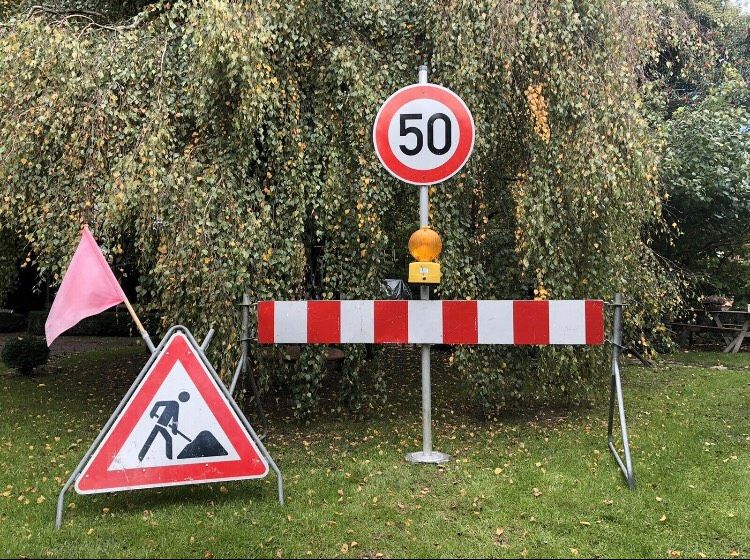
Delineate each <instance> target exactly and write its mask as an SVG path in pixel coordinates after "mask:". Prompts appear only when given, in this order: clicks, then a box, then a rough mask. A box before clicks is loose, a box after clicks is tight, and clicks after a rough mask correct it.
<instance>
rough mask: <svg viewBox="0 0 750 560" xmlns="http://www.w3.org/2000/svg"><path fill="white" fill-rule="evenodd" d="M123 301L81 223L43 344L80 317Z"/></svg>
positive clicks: (88, 315) (88, 233) (98, 251)
mask: <svg viewBox="0 0 750 560" xmlns="http://www.w3.org/2000/svg"><path fill="white" fill-rule="evenodd" d="M124 301H127V298H126V297H125V293H124V292H123V291H122V288H121V287H120V284H119V283H118V282H117V278H115V275H114V274H113V273H112V269H111V268H110V267H109V264H107V261H106V259H105V258H104V255H103V254H102V251H101V249H99V245H97V244H96V241H95V240H94V236H93V235H91V232H90V231H89V227H88V226H87V225H86V226H83V232H82V235H81V242H80V243H79V244H78V248H77V249H76V252H75V254H74V255H73V259H72V260H71V261H70V265H69V266H68V270H67V271H66V272H65V276H64V277H63V281H62V284H61V285H60V289H59V290H58V291H57V296H55V301H53V302H52V309H50V312H49V315H48V316H47V322H46V323H45V324H44V331H45V334H46V335H47V346H50V345H51V344H52V342H53V341H54V340H55V339H56V338H57V337H58V336H60V334H61V333H63V332H64V331H66V330H68V329H69V328H71V327H72V326H74V325H75V324H76V323H78V322H79V321H80V320H81V319H85V318H86V317H90V316H91V315H96V314H97V313H101V312H102V311H104V310H105V309H109V308H110V307H112V306H113V305H117V304H118V303H122V302H124Z"/></svg>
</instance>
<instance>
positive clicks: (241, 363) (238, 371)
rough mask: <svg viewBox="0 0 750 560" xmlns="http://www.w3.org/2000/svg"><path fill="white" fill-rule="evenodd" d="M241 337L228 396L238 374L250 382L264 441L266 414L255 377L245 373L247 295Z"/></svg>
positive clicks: (248, 318) (236, 380)
mask: <svg viewBox="0 0 750 560" xmlns="http://www.w3.org/2000/svg"><path fill="white" fill-rule="evenodd" d="M240 306H241V307H242V337H241V338H240V348H241V349H242V353H241V354H240V361H239V362H238V363H237V369H236V370H235V371H234V377H232V384H231V385H230V386H229V394H230V395H231V396H232V398H234V391H235V389H236V388H237V382H238V381H239V379H240V374H244V375H245V377H246V378H247V379H248V381H249V382H250V389H252V391H253V397H254V399H255V409H256V410H257V412H258V418H260V421H261V423H262V424H263V430H262V431H261V433H260V436H259V437H260V439H265V437H266V436H267V435H268V420H267V419H266V413H265V412H264V411H263V404H262V403H261V402H260V392H259V391H258V384H257V383H256V382H255V376H254V375H253V373H252V372H249V373H248V371H247V363H248V360H249V357H248V354H249V346H248V345H249V343H250V296H248V295H247V293H244V294H242V304H241V305H240Z"/></svg>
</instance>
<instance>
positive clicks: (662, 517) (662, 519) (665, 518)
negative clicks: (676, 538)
mask: <svg viewBox="0 0 750 560" xmlns="http://www.w3.org/2000/svg"><path fill="white" fill-rule="evenodd" d="M666 520H667V516H666V515H662V516H661V517H660V518H659V521H666Z"/></svg>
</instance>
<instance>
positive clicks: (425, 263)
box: [409, 226, 443, 284]
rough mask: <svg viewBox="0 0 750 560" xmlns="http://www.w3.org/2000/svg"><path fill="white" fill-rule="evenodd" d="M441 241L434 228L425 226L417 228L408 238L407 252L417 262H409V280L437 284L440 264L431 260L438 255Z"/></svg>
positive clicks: (441, 246) (440, 249)
mask: <svg viewBox="0 0 750 560" xmlns="http://www.w3.org/2000/svg"><path fill="white" fill-rule="evenodd" d="M442 250H443V241H442V240H441V239H440V236H439V235H438V234H437V232H436V231H435V230H433V229H432V228H429V227H427V226H425V227H422V228H419V229H418V230H417V231H415V232H414V233H412V234H411V237H410V238H409V252H410V253H411V256H412V257H414V258H415V259H416V261H417V262H413V263H410V264H409V282H413V283H415V284H439V283H440V265H439V264H438V263H436V262H432V261H434V260H435V259H437V258H438V257H439V256H440V252H441V251H442Z"/></svg>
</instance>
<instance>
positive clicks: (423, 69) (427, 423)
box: [406, 65, 450, 464]
mask: <svg viewBox="0 0 750 560" xmlns="http://www.w3.org/2000/svg"><path fill="white" fill-rule="evenodd" d="M427 73H428V68H427V66H426V65H422V66H420V67H419V73H418V77H419V83H420V84H426V83H427ZM429 225H430V187H429V185H420V187H419V227H427V226H429ZM420 296H421V299H423V300H428V299H430V287H429V286H426V285H423V286H422V287H421V290H420ZM406 460H407V461H409V462H410V463H433V464H436V463H445V462H446V461H449V460H450V456H448V455H446V454H445V453H441V452H439V451H433V450H432V383H431V379H430V345H429V344H423V345H422V451H415V452H414V453H409V454H408V455H407V456H406Z"/></svg>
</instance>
